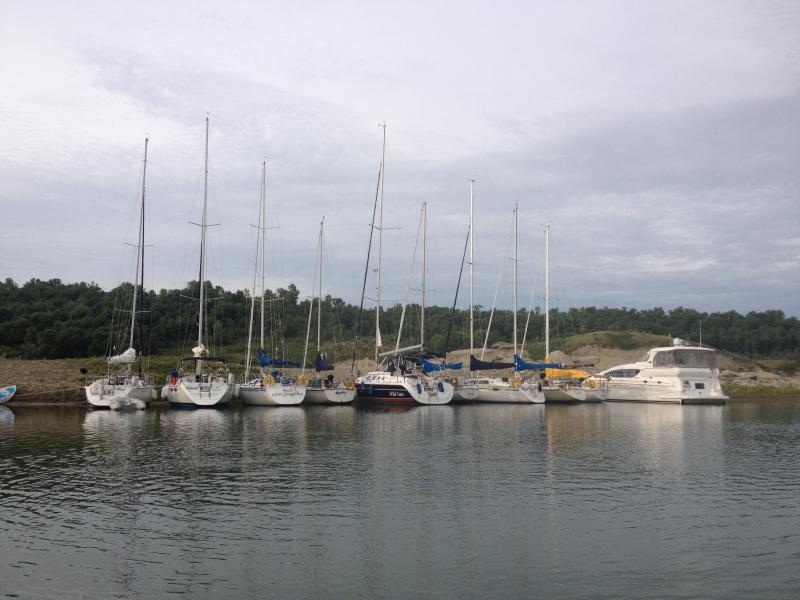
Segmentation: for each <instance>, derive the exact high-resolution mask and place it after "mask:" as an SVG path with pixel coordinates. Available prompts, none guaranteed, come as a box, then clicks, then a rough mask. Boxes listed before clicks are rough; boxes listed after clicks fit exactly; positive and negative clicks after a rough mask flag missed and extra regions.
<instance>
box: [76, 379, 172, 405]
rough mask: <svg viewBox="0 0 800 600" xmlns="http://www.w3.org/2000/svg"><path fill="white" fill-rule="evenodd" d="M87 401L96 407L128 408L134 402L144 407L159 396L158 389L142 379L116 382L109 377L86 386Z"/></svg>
mask: <svg viewBox="0 0 800 600" xmlns="http://www.w3.org/2000/svg"><path fill="white" fill-rule="evenodd" d="M84 390H85V392H86V401H87V402H88V403H89V405H90V406H92V407H94V408H113V409H118V408H126V407H128V406H129V405H131V404H133V405H134V406H135V407H136V408H139V406H138V404H139V403H142V404H143V406H141V408H144V407H145V406H146V405H147V404H148V403H150V401H151V400H155V399H156V398H158V393H157V392H156V389H155V388H154V387H153V386H151V385H147V384H145V383H142V382H141V381H139V382H137V383H122V384H116V383H112V382H109V381H108V380H107V379H98V380H96V381H93V382H92V383H91V384H89V385H87V386H86V387H85V388H84Z"/></svg>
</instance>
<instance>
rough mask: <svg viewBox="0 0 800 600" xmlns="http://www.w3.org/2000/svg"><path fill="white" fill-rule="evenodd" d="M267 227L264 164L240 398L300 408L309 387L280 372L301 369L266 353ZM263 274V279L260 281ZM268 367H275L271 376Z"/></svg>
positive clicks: (265, 403)
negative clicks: (256, 330)
mask: <svg viewBox="0 0 800 600" xmlns="http://www.w3.org/2000/svg"><path fill="white" fill-rule="evenodd" d="M266 223H267V162H266V161H264V162H263V163H261V200H260V203H259V208H258V225H257V226H256V252H255V259H254V261H253V288H252V293H251V294H250V325H249V327H248V333H247V353H246V354H245V364H244V380H243V383H242V384H241V385H239V386H238V396H239V399H240V400H241V402H242V404H248V405H253V406H288V405H294V404H300V403H301V402H302V401H303V397H304V396H305V395H306V389H305V386H303V385H299V384H298V382H297V379H296V378H294V377H289V376H287V375H285V374H284V373H281V371H280V370H277V369H279V368H280V369H282V368H283V367H287V366H293V367H299V366H300V365H299V364H297V363H293V362H291V361H286V360H282V359H278V358H274V357H270V356H268V355H267V353H266V351H265V350H264V305H265V303H266V302H267V299H266V298H265V294H266V273H265V271H266V266H265V253H266V239H265V238H266V230H267V227H266ZM259 274H260V279H259ZM258 281H260V290H259V291H260V293H259V298H260V299H261V337H260V342H261V345H260V347H259V351H258V365H259V373H258V375H257V376H256V377H253V378H251V377H250V367H251V362H252V359H253V322H254V317H255V307H256V283H257V282H258ZM267 367H272V369H273V370H272V371H271V372H269V373H268V372H267V371H266V369H267Z"/></svg>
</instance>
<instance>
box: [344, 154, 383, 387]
mask: <svg viewBox="0 0 800 600" xmlns="http://www.w3.org/2000/svg"><path fill="white" fill-rule="evenodd" d="M382 177H383V161H381V166H380V167H378V183H377V184H376V186H375V203H374V204H373V206H372V223H370V226H369V244H368V245H367V262H366V264H365V265H364V283H363V284H362V286H361V303H360V304H359V305H358V317H356V332H355V333H356V339H355V341H354V342H353V360H352V362H351V363H350V372H351V373H352V372H353V371H355V368H356V353H357V352H358V339H359V337H361V314H362V313H363V312H364V294H366V291H367V275H368V274H369V256H370V253H371V252H372V234H373V232H374V231H375V215H376V213H377V211H378V193H379V191H380V188H381V178H382ZM375 310H378V309H377V307H376V309H375Z"/></svg>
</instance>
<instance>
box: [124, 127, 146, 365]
mask: <svg viewBox="0 0 800 600" xmlns="http://www.w3.org/2000/svg"><path fill="white" fill-rule="evenodd" d="M148 141H149V140H148V138H144V166H143V167H142V206H141V211H140V213H139V235H138V236H136V272H135V273H134V274H133V302H132V303H131V337H130V341H129V342H128V348H133V333H134V329H135V328H136V292H137V286H138V284H139V272H140V270H141V277H142V286H144V260H143V259H144V257H143V253H144V189H145V181H146V178H147V143H148ZM140 341H141V336H140ZM141 351H142V349H141V348H139V352H141Z"/></svg>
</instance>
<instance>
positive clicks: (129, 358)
mask: <svg viewBox="0 0 800 600" xmlns="http://www.w3.org/2000/svg"><path fill="white" fill-rule="evenodd" d="M135 360H136V350H134V349H133V348H128V349H127V350H125V352H123V353H122V354H117V355H116V356H109V357H108V358H107V359H106V362H107V363H108V364H110V365H129V364H131V363H132V362H134V361H135Z"/></svg>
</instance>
